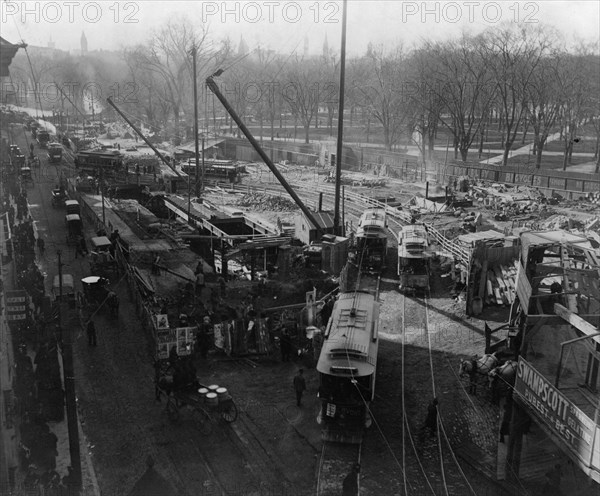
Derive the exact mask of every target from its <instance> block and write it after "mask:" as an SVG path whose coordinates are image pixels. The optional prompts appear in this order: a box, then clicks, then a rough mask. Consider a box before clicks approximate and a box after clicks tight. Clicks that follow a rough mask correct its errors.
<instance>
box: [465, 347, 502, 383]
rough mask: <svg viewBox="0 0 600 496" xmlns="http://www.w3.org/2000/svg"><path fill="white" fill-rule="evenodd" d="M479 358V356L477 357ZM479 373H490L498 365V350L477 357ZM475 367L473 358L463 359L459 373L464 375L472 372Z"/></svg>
mask: <svg viewBox="0 0 600 496" xmlns="http://www.w3.org/2000/svg"><path fill="white" fill-rule="evenodd" d="M475 358H477V357H475ZM476 365H477V373H478V374H482V375H488V374H489V373H490V372H491V371H492V370H493V369H494V368H495V367H497V366H498V358H497V357H496V352H494V353H492V354H487V355H483V356H482V357H481V358H477V363H476ZM472 368H473V363H472V360H461V361H460V368H459V369H458V375H459V376H460V377H464V376H465V375H467V374H469V375H470V374H471V372H472Z"/></svg>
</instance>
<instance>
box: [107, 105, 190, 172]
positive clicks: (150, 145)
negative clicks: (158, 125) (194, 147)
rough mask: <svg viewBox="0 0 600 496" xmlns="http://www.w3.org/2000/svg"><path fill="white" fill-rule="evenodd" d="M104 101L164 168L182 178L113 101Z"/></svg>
mask: <svg viewBox="0 0 600 496" xmlns="http://www.w3.org/2000/svg"><path fill="white" fill-rule="evenodd" d="M106 101H107V102H108V103H109V104H110V106H111V107H112V108H114V109H115V110H116V111H117V113H118V114H119V115H120V116H121V117H123V120H124V121H125V122H126V123H127V124H129V125H130V126H131V129H133V130H134V131H135V132H136V133H137V134H138V135H139V137H140V138H142V139H143V140H144V143H146V144H147V145H148V146H149V147H150V148H152V151H153V152H154V153H156V155H158V158H160V159H161V160H162V161H163V163H164V164H165V165H166V166H167V167H168V168H169V169H171V170H172V171H173V172H174V173H175V174H177V176H178V177H183V176H182V175H181V174H180V173H179V171H178V170H177V169H175V167H173V166H172V165H171V164H170V162H168V161H167V159H166V158H165V157H163V154H162V153H160V152H159V151H158V150H157V149H156V148H155V147H154V145H153V144H152V143H150V142H149V141H148V140H147V139H146V137H145V136H144V135H143V134H142V132H141V131H140V130H139V129H138V128H137V127H135V125H134V124H133V122H131V121H130V120H129V119H128V118H127V117H125V115H124V114H123V112H121V111H120V110H119V109H118V108H117V106H116V105H115V104H114V102H113V101H112V100H111V99H110V97H109V98H107V99H106Z"/></svg>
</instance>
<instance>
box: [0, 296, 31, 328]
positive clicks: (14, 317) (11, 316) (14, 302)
mask: <svg viewBox="0 0 600 496" xmlns="http://www.w3.org/2000/svg"><path fill="white" fill-rule="evenodd" d="M5 298H6V299H5V301H6V320H7V321H8V322H9V323H12V322H15V321H17V322H18V321H25V320H26V319H27V309H28V306H29V303H28V301H27V291H22V290H19V291H7V292H6V296H5Z"/></svg>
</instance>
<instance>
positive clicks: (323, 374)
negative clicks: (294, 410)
mask: <svg viewBox="0 0 600 496" xmlns="http://www.w3.org/2000/svg"><path fill="white" fill-rule="evenodd" d="M378 332H379V303H378V302H377V297H376V295H374V294H372V293H366V292H360V291H355V292H348V293H342V294H341V295H340V296H339V298H338V300H337V301H336V303H335V305H334V307H333V310H332V313H331V318H330V319H329V322H328V324H327V328H326V329H325V333H324V336H323V347H322V349H321V353H320V356H319V360H318V362H317V372H318V373H319V395H318V396H319V399H320V401H321V408H320V411H319V414H318V417H317V422H318V423H319V424H320V425H321V426H322V428H323V430H322V438H323V440H325V441H334V442H342V443H350V444H360V443H361V442H362V436H363V432H364V429H365V428H368V427H369V426H370V425H371V423H372V418H371V413H370V403H371V401H373V399H374V397H375V369H376V366H377V350H378V347H379V335H378Z"/></svg>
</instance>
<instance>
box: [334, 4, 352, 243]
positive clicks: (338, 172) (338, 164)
mask: <svg viewBox="0 0 600 496" xmlns="http://www.w3.org/2000/svg"><path fill="white" fill-rule="evenodd" d="M342 9H343V12H342V51H341V56H340V96H339V99H340V101H339V106H338V136H337V149H336V157H335V209H334V213H333V230H334V233H335V234H336V235H340V234H341V233H342V231H343V229H340V184H341V182H342V151H343V145H344V85H345V79H346V18H347V11H348V0H344V3H343V6H342Z"/></svg>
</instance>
